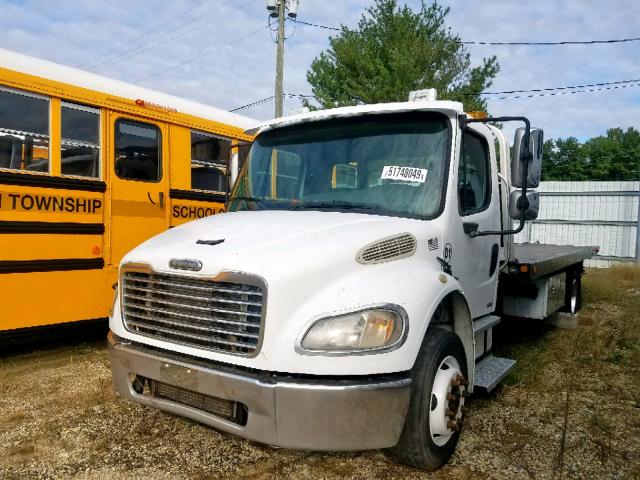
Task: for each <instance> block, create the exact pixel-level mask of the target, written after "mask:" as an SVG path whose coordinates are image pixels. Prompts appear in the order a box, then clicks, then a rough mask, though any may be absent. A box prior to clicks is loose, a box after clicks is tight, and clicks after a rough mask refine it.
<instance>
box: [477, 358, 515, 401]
mask: <svg viewBox="0 0 640 480" xmlns="http://www.w3.org/2000/svg"><path fill="white" fill-rule="evenodd" d="M515 365H516V361H515V360H512V359H510V358H501V357H494V356H493V355H489V356H487V357H485V358H483V359H482V360H480V362H478V363H477V364H476V374H475V377H474V389H475V388H479V389H482V390H485V391H486V392H490V391H491V390H493V389H494V388H496V387H497V386H498V384H499V383H500V382H501V381H502V380H503V379H504V377H506V376H507V375H508V373H509V372H510V371H511V370H512V369H513V367H515Z"/></svg>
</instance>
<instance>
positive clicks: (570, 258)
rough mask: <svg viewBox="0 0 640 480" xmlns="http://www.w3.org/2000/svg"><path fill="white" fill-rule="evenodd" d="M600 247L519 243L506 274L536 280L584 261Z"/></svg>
mask: <svg viewBox="0 0 640 480" xmlns="http://www.w3.org/2000/svg"><path fill="white" fill-rule="evenodd" d="M598 250H599V247H575V246H573V245H548V244H542V243H518V244H515V245H514V252H513V258H514V259H513V260H512V261H510V262H509V263H508V266H507V268H506V269H505V271H504V274H506V275H517V276H518V277H520V278H523V277H525V278H527V279H529V280H535V279H536V278H541V277H545V276H547V275H551V274H553V273H555V272H559V271H561V270H564V269H565V268H568V267H570V266H571V265H575V264H576V263H579V262H583V261H584V260H587V259H589V258H591V257H593V256H595V255H596V254H597V253H598Z"/></svg>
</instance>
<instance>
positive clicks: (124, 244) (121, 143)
mask: <svg viewBox="0 0 640 480" xmlns="http://www.w3.org/2000/svg"><path fill="white" fill-rule="evenodd" d="M109 132H110V135H109V136H110V139H109V146H110V149H109V151H110V152H112V153H111V155H110V157H111V158H110V162H109V168H110V172H109V176H110V182H109V190H110V199H111V203H110V208H111V219H110V232H109V241H110V245H109V247H110V250H109V251H110V254H109V264H110V265H117V264H118V263H119V262H120V260H121V259H122V257H123V256H124V254H125V253H127V252H128V251H129V250H131V249H132V248H134V247H136V246H137V245H139V244H140V243H142V242H143V241H145V240H147V239H148V238H150V237H152V236H153V235H156V234H158V233H160V232H162V231H164V230H165V229H166V228H167V219H166V198H167V192H166V189H167V183H168V182H167V173H166V172H167V170H168V169H167V167H166V165H165V164H166V163H168V162H166V161H163V156H164V155H163V154H164V152H167V151H168V149H167V145H166V141H167V140H166V139H167V126H166V124H163V123H161V122H150V121H149V120H147V119H139V118H135V117H133V116H123V115H119V114H111V115H110V118H109Z"/></svg>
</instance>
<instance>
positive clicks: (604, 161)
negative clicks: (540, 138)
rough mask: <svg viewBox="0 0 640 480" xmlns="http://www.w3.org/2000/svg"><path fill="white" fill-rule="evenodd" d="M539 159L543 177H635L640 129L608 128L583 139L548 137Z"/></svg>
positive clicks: (639, 168) (639, 157) (639, 172)
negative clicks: (541, 156) (603, 132)
mask: <svg viewBox="0 0 640 480" xmlns="http://www.w3.org/2000/svg"><path fill="white" fill-rule="evenodd" d="M542 162H543V163H542V179H543V180H639V179H640V132H638V130H636V129H635V128H633V127H630V128H628V129H627V130H626V131H624V130H623V129H621V128H610V129H609V130H607V134H606V135H604V136H598V137H593V138H591V139H589V140H587V141H586V142H584V143H580V142H579V141H578V139H576V138H573V137H569V138H566V139H561V138H560V139H557V140H548V141H546V142H545V144H544V157H543V160H542Z"/></svg>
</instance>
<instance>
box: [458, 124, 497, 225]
mask: <svg viewBox="0 0 640 480" xmlns="http://www.w3.org/2000/svg"><path fill="white" fill-rule="evenodd" d="M462 142H463V144H462V155H461V158H460V165H459V168H458V198H459V208H460V214H461V215H471V214H473V213H477V212H481V211H482V210H485V209H486V208H487V207H488V206H489V203H490V201H491V165H490V158H489V146H488V145H487V142H486V140H485V139H484V138H482V137H481V136H479V135H476V134H474V133H470V132H469V131H465V132H464V135H463V137H462Z"/></svg>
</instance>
